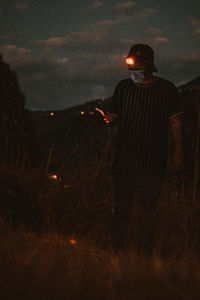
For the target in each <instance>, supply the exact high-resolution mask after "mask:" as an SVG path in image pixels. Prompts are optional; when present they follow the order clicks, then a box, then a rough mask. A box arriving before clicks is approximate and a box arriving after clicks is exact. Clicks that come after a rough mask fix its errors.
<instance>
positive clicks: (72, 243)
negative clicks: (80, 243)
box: [69, 239, 77, 245]
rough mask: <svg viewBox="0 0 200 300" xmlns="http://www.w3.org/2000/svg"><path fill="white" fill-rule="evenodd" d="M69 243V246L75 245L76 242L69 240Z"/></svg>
mask: <svg viewBox="0 0 200 300" xmlns="http://www.w3.org/2000/svg"><path fill="white" fill-rule="evenodd" d="M69 242H70V244H71V245H76V243H77V242H76V240H74V239H71V240H70V241H69Z"/></svg>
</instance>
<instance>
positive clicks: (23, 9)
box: [16, 2, 29, 14]
mask: <svg viewBox="0 0 200 300" xmlns="http://www.w3.org/2000/svg"><path fill="white" fill-rule="evenodd" d="M16 8H17V10H18V11H19V12H20V13H21V14H23V13H25V12H26V11H27V10H28V8H29V6H28V4H27V3H25V2H17V3H16Z"/></svg>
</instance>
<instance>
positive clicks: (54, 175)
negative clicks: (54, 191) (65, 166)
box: [49, 174, 58, 180]
mask: <svg viewBox="0 0 200 300" xmlns="http://www.w3.org/2000/svg"><path fill="white" fill-rule="evenodd" d="M49 178H50V179H51V180H58V176H57V175H56V174H53V175H50V176H49Z"/></svg>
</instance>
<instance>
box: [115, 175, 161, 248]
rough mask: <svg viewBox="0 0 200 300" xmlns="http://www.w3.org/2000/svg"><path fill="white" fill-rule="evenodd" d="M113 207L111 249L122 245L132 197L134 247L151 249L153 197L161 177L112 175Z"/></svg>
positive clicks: (154, 211)
mask: <svg viewBox="0 0 200 300" xmlns="http://www.w3.org/2000/svg"><path fill="white" fill-rule="evenodd" d="M113 184H114V207H113V214H112V220H111V240H112V244H113V247H114V249H115V250H119V249H123V248H124V247H125V239H126V235H127V232H128V228H129V224H130V217H131V210H132V204H133V200H135V201H136V208H137V216H138V221H139V222H138V223H139V224H138V226H137V227H138V228H137V234H136V240H137V249H138V250H139V251H141V252H145V253H151V252H152V250H153V243H154V236H155V230H156V223H157V201H158V199H159V196H160V193H161V191H162V187H163V184H164V179H160V178H156V177H147V176H146V177H144V176H141V175H133V174H127V173H123V172H120V173H118V174H114V175H113Z"/></svg>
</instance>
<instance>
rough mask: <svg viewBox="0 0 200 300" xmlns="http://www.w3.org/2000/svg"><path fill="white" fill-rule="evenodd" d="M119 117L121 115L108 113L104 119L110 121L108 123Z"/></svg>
mask: <svg viewBox="0 0 200 300" xmlns="http://www.w3.org/2000/svg"><path fill="white" fill-rule="evenodd" d="M117 119H119V117H118V116H117V115H116V114H112V113H108V114H106V115H105V117H104V121H106V122H108V123H113V122H115V121H116V120H117Z"/></svg>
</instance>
